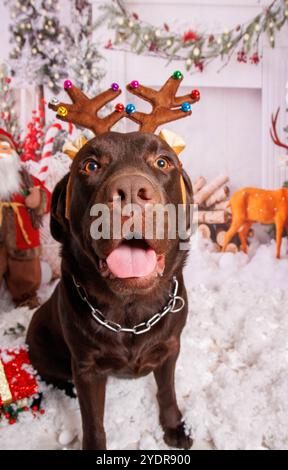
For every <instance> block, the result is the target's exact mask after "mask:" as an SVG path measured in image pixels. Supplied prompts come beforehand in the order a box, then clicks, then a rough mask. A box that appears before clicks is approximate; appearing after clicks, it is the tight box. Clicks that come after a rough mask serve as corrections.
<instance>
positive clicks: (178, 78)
mask: <svg viewBox="0 0 288 470" xmlns="http://www.w3.org/2000/svg"><path fill="white" fill-rule="evenodd" d="M172 77H173V78H174V79H175V80H181V79H182V78H183V75H182V73H181V72H180V70H176V71H175V72H174V73H173V75H172Z"/></svg>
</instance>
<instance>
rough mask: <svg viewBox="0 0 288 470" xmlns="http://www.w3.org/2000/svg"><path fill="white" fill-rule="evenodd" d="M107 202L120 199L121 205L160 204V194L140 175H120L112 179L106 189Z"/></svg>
mask: <svg viewBox="0 0 288 470" xmlns="http://www.w3.org/2000/svg"><path fill="white" fill-rule="evenodd" d="M107 196H108V202H113V199H115V198H117V199H121V202H122V204H139V205H140V206H144V205H145V204H147V203H149V204H157V203H160V202H161V195H160V192H159V191H158V190H157V189H156V188H155V187H154V185H153V183H152V182H151V181H150V180H149V179H148V178H146V177H145V176H142V175H129V176H128V175H127V176H126V175H121V176H119V177H116V178H114V179H113V181H112V182H111V183H110V185H109V188H108V194H107Z"/></svg>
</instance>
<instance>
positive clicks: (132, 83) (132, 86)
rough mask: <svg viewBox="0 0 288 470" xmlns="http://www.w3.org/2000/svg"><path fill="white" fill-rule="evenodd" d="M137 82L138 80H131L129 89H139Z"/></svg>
mask: <svg viewBox="0 0 288 470" xmlns="http://www.w3.org/2000/svg"><path fill="white" fill-rule="evenodd" d="M139 85H140V84H139V82H138V80H132V82H131V83H130V87H131V88H133V90H135V88H139Z"/></svg>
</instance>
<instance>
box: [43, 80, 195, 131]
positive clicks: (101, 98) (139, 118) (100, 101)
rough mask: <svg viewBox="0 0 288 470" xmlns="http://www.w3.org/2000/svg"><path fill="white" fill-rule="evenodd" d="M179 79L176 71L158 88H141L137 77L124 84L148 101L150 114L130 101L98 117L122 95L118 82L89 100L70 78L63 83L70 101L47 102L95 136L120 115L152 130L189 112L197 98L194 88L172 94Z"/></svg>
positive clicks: (64, 116)
mask: <svg viewBox="0 0 288 470" xmlns="http://www.w3.org/2000/svg"><path fill="white" fill-rule="evenodd" d="M182 80H183V75H182V73H181V72H179V71H176V72H174V73H173V75H172V76H171V77H169V78H168V80H167V81H166V83H165V84H164V85H163V86H162V88H161V89H160V90H159V91H156V90H154V89H152V88H147V87H144V86H143V85H140V84H139V82H138V81H137V80H133V81H132V82H131V83H130V84H129V85H127V90H128V91H129V92H131V93H132V94H134V95H136V96H138V97H139V98H142V99H144V100H146V101H148V102H149V103H151V105H152V111H151V113H149V114H146V113H142V112H138V111H136V107H135V105H134V104H132V103H130V104H128V105H127V106H126V108H125V107H124V105H122V104H121V103H118V104H117V105H116V106H115V110H114V111H113V112H112V113H110V114H109V115H108V116H106V117H104V118H100V117H99V116H98V114H97V113H98V111H99V110H100V109H101V108H102V107H103V106H105V105H106V104H107V103H109V102H110V101H112V100H114V99H115V98H117V97H118V96H119V95H120V94H121V90H120V88H119V85H118V84H117V83H112V85H111V88H110V89H108V90H106V91H104V92H103V93H100V94H99V95H97V96H95V97H94V98H91V99H89V98H88V97H87V96H86V95H85V94H84V93H83V92H82V91H81V90H80V89H79V88H77V87H75V86H73V84H72V82H71V81H70V80H66V81H65V82H64V89H65V91H66V92H67V93H68V95H69V97H70V98H71V100H72V104H65V103H62V102H59V101H58V100H57V99H56V98H53V99H52V100H51V102H50V103H49V108H51V109H53V110H54V111H56V113H57V114H56V117H57V118H58V119H61V120H62V121H66V122H72V123H74V124H76V125H78V126H81V127H85V128H87V129H90V130H91V131H93V132H94V134H95V135H99V134H102V133H104V132H107V131H109V130H110V129H111V128H112V127H113V126H114V124H116V123H117V122H118V121H120V119H122V118H123V117H128V118H129V119H131V120H132V121H134V122H137V123H138V124H139V125H140V129H139V130H140V131H142V132H155V130H156V129H157V127H158V126H160V125H162V124H164V123H166V122H171V121H174V120H177V119H182V118H184V117H186V116H189V115H191V113H192V111H191V104H194V103H196V102H197V101H199V99H200V93H199V91H198V90H193V91H192V92H191V94H190V95H185V96H181V97H176V96H175V95H176V93H177V91H178V88H179V86H180V83H181V82H182Z"/></svg>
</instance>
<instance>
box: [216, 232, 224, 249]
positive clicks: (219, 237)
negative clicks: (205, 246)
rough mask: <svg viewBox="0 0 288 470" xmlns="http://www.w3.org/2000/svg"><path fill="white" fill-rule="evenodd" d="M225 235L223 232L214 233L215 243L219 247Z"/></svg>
mask: <svg viewBox="0 0 288 470" xmlns="http://www.w3.org/2000/svg"><path fill="white" fill-rule="evenodd" d="M225 235H226V231H225V230H219V231H218V232H217V233H216V242H217V243H218V245H219V246H221V247H222V246H223V245H224V238H225Z"/></svg>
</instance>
